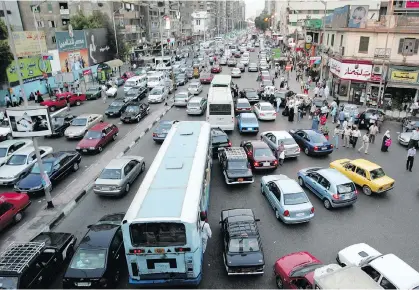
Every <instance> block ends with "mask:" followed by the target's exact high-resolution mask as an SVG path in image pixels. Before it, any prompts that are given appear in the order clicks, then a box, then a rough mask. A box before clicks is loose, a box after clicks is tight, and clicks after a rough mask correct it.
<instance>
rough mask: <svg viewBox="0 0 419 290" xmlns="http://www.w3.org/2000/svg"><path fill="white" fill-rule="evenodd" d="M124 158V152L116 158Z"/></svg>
mask: <svg viewBox="0 0 419 290" xmlns="http://www.w3.org/2000/svg"><path fill="white" fill-rule="evenodd" d="M122 156H124V152H121V153H119V154H118V155H117V156H116V158H121V157H122Z"/></svg>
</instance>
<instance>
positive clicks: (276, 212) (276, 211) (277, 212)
mask: <svg viewBox="0 0 419 290" xmlns="http://www.w3.org/2000/svg"><path fill="white" fill-rule="evenodd" d="M280 216H281V215H280V214H279V211H278V210H277V209H276V210H275V217H276V219H278V220H279V218H280Z"/></svg>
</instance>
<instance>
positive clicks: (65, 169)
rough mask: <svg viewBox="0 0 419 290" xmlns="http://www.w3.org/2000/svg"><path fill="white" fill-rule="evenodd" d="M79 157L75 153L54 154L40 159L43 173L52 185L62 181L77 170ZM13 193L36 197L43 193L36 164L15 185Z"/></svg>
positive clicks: (60, 152)
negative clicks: (24, 193) (45, 173)
mask: <svg viewBox="0 0 419 290" xmlns="http://www.w3.org/2000/svg"><path fill="white" fill-rule="evenodd" d="M80 162H81V155H80V154H79V153H78V152H77V151H59V152H54V153H51V154H50V155H48V156H47V157H45V158H43V159H42V163H43V165H44V171H46V172H47V174H48V177H49V179H50V181H51V183H52V185H54V184H56V183H57V182H58V181H60V180H62V179H63V178H64V177H66V176H67V175H68V174H70V173H71V172H75V171H77V170H78V169H79V164H80ZM15 191H17V192H26V193H27V194H29V195H37V194H40V193H43V192H44V186H43V184H42V177H41V174H40V170H39V167H38V164H35V165H34V166H33V167H32V169H31V171H29V173H28V174H27V175H25V176H24V177H23V178H21V179H20V180H19V181H18V182H17V183H16V184H15Z"/></svg>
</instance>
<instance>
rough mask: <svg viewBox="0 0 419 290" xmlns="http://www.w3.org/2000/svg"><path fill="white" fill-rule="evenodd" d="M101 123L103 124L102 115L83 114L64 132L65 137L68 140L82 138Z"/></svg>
mask: <svg viewBox="0 0 419 290" xmlns="http://www.w3.org/2000/svg"><path fill="white" fill-rule="evenodd" d="M100 122H103V115H101V114H82V115H80V116H78V117H76V118H74V119H73V120H72V121H71V123H70V126H69V127H68V128H67V129H65V131H64V136H66V137H67V138H68V139H77V138H82V137H83V136H84V134H86V132H87V131H88V130H89V129H90V128H92V127H93V126H94V125H96V124H98V123H100Z"/></svg>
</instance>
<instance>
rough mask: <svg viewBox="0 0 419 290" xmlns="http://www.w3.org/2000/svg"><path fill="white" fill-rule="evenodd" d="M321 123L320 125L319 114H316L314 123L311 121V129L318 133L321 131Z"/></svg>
mask: <svg viewBox="0 0 419 290" xmlns="http://www.w3.org/2000/svg"><path fill="white" fill-rule="evenodd" d="M319 123H320V118H319V114H317V113H314V115H313V121H311V129H312V130H316V131H317V130H318V129H319Z"/></svg>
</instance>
